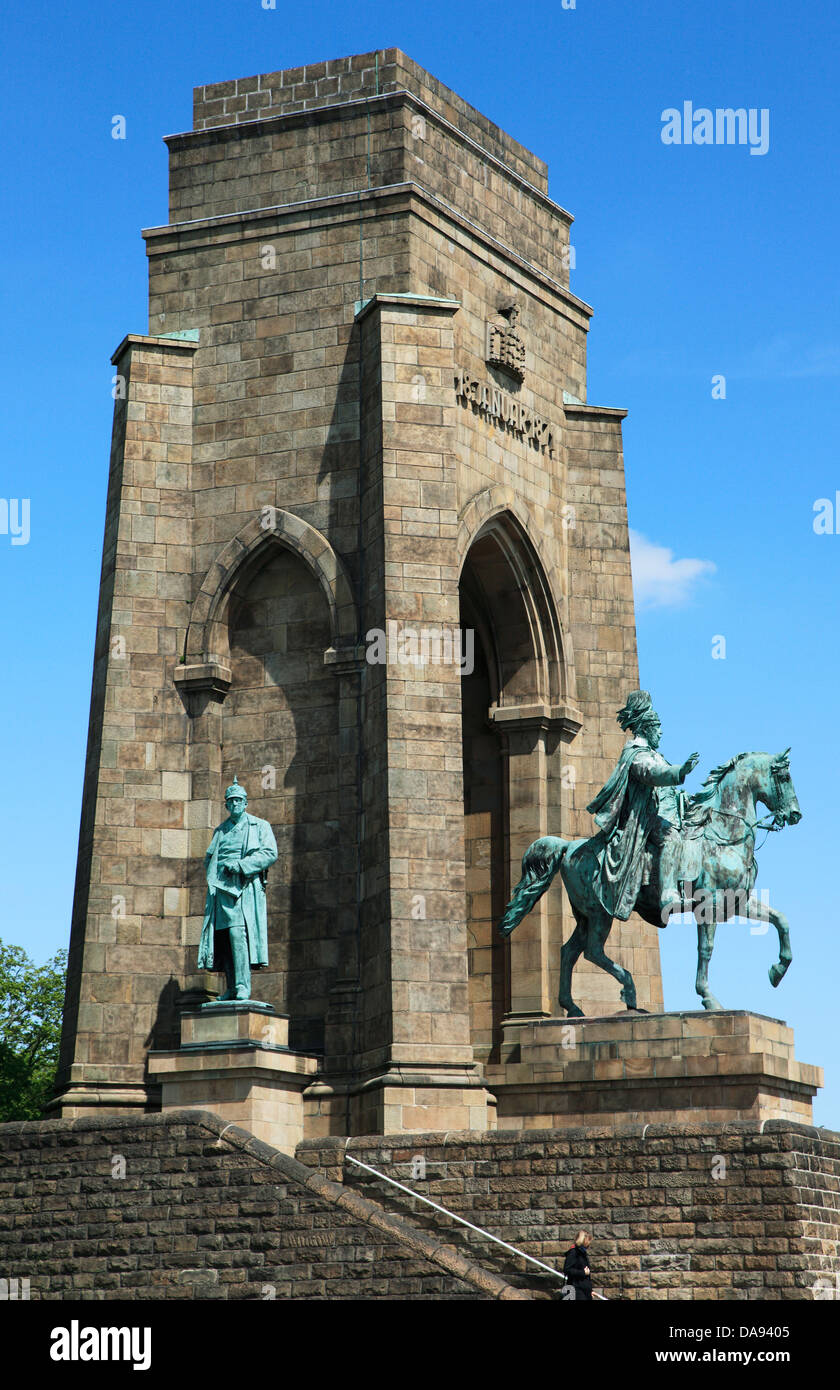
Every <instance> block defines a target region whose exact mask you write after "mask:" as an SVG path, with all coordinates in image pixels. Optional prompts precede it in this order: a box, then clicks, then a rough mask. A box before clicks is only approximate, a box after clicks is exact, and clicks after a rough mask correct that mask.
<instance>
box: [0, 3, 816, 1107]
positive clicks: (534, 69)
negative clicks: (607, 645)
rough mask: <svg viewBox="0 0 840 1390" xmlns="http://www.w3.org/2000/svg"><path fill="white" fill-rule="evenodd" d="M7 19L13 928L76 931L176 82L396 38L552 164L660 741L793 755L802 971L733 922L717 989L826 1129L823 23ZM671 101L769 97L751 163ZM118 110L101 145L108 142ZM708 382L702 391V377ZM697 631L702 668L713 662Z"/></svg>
mask: <svg viewBox="0 0 840 1390" xmlns="http://www.w3.org/2000/svg"><path fill="white" fill-rule="evenodd" d="M0 24H1V25H2V36H1V37H2V39H3V45H4V49H5V58H6V75H5V80H4V82H3V84H2V88H0V115H2V119H3V129H4V130H5V131H6V132H7V137H6V140H5V141H4V165H5V169H4V173H5V178H4V183H5V187H6V207H5V216H4V218H3V219H2V222H0V245H1V247H2V258H3V264H4V267H5V270H6V274H5V275H4V320H5V332H4V334H3V343H2V349H1V350H2V353H3V364H2V381H3V387H4V392H3V394H4V417H5V440H4V443H5V447H4V449H3V456H2V484H1V485H0V492H1V493H2V495H3V496H4V497H6V498H22V497H28V498H29V499H30V508H31V521H30V527H31V534H30V538H29V542H28V544H26V545H12V543H11V536H9V535H5V534H0V584H2V589H1V590H0V592H2V594H3V599H4V601H3V604H2V612H0V625H2V642H3V652H4V657H5V680H4V681H3V682H2V687H0V727H2V729H3V747H4V755H5V766H6V774H5V777H6V785H7V788H8V789H12V788H13V789H14V815H13V816H12V817H11V824H12V825H13V826H14V832H13V835H12V834H9V833H8V831H7V834H6V835H5V836H4V837H3V848H2V851H0V871H2V876H3V882H4V885H5V903H4V907H5V912H4V922H3V926H2V935H3V938H4V939H5V940H7V941H13V942H16V943H19V944H21V945H24V946H25V947H26V948H27V949H28V950H29V951H30V953H31V954H32V955H34V956H35V957H36V958H37V959H43V958H44V957H45V956H46V955H47V954H50V953H52V952H53V951H54V950H56V949H57V948H58V947H60V946H62V945H64V944H66V940H67V936H68V931H69V920H70V907H71V901H72V891H73V875H74V868H75V855H76V842H77V835H78V822H79V809H80V800H81V786H82V770H83V760H84V749H85V739H86V732H87V718H88V702H89V694H90V673H91V661H92V651H93V635H94V627H95V620H96V602H97V591H98V580H99V567H100V559H101V543H102V527H103V519H104V506H105V487H106V480H107V465H108V449H109V439H110V427H111V412H112V404H113V403H112V400H111V397H110V377H111V372H112V369H111V367H110V363H109V358H110V354H111V352H112V351H113V349H114V348H115V347H116V345H117V343H118V342H119V340H120V339H121V338H122V337H123V335H124V334H125V333H126V332H144V331H145V330H146V328H147V306H146V266H145V255H144V249H143V243H142V240H141V238H140V229H141V228H142V227H147V226H153V225H157V224H160V223H162V222H164V221H165V220H166V205H167V203H166V200H167V163H166V152H165V147H164V145H163V143H162V140H161V137H162V136H163V135H164V134H168V133H171V132H173V131H179V130H185V129H188V128H189V127H190V124H191V102H192V88H193V86H195V85H199V84H203V83H206V82H213V81H219V80H224V79H228V78H233V77H243V76H247V75H250V74H252V73H257V72H266V71H272V70H274V69H277V68H282V67H289V66H295V65H298V64H300V63H304V62H307V61H313V62H314V61H319V60H321V59H323V58H330V57H337V56H340V55H343V54H345V53H355V52H365V51H367V50H369V49H373V48H377V47H388V46H391V45H396V46H398V47H400V48H402V49H403V50H404V51H405V52H407V53H408V54H410V55H411V56H412V57H413V58H414V59H415V60H416V61H417V62H419V63H420V64H421V65H422V66H424V67H426V68H428V69H429V70H430V71H431V72H433V73H434V74H435V75H436V76H437V77H439V78H440V79H441V80H442V81H443V82H445V83H447V84H448V85H449V86H451V87H454V88H455V90H456V91H458V92H459V93H460V94H461V95H462V96H464V97H465V98H466V99H467V100H468V101H470V102H472V103H473V104H474V105H476V106H477V107H479V109H480V110H482V111H483V112H485V113H486V114H487V115H488V116H490V117H491V118H492V119H493V120H494V121H496V122H497V123H498V124H499V125H501V126H502V127H503V128H504V129H506V130H507V131H509V132H510V133H511V134H512V135H514V136H515V137H516V138H517V139H519V140H521V141H522V142H523V143H524V144H526V145H528V146H529V147H530V148H531V149H533V150H534V151H536V153H538V154H539V155H540V156H541V157H542V158H544V159H546V160H547V161H548V164H549V177H550V192H551V195H552V197H553V198H555V199H556V200H557V201H558V202H559V203H561V204H562V205H563V206H564V207H566V208H568V209H569V210H570V211H571V212H572V213H573V214H574V215H575V217H576V222H575V225H574V227H573V229H572V241H573V244H574V247H575V269H574V270H573V272H572V287H573V289H574V290H575V292H576V293H577V294H579V295H580V296H581V297H582V298H583V299H585V300H587V301H588V302H589V303H590V304H592V305H593V306H594V308H595V318H594V320H593V327H592V332H591V334H590V343H589V347H590V357H589V365H590V374H589V399H590V400H591V401H593V402H595V403H597V404H600V405H611V406H625V407H627V408H628V409H629V411H630V414H629V416H628V419H627V421H626V424H625V458H626V466H627V488H628V503H629V512H630V523H631V526H632V527H633V529H634V531H635V532H636V533H638V535H639V536H640V537H641V538H642V539H641V540H640V541H639V542H638V545H637V550H636V564H637V575H636V577H637V584H638V598H639V610H638V627H639V648H640V661H641V674H642V682H643V684H644V685H645V686H646V687H648V688H649V689H650V690H651V691H652V692H653V694H654V697H655V701H656V704H657V707H658V708H659V710H660V713H661V715H662V719H663V724H664V737H663V745H662V746H663V751H664V752H665V754H666V756H668V757H669V758H670V759H672V760H673V761H681V760H682V759H683V758H684V757H685V756H686V755H687V754H688V753H689V752H690V751H691V750H692V749H694V748H698V749H699V750H700V753H701V764H700V769H699V771H698V773H697V774H695V775H694V777H693V778H692V781H691V785H692V786H693V787H696V786H697V785H699V781H700V776H701V774H702V775H705V772H707V771H708V769H709V768H710V767H711V766H713V765H714V764H715V763H717V762H720V761H721V760H722V759H724V758H725V757H728V756H730V755H731V754H733V753H735V752H738V751H740V750H741V749H747V748H757V749H768V750H775V749H780V748H784V747H786V746H787V745H788V744H790V745H792V748H793V752H792V763H791V767H792V773H793V778H794V782H795V786H796V790H797V793H798V796H799V801H800V805H801V808H802V811H803V816H804V818H803V821H802V823H801V825H800V826H798V827H796V828H795V829H789V830H786V831H785V832H784V833H783V834H781V835H776V836H773V837H772V838H771V841H770V842H768V844H767V845H766V846H765V848H764V850H763V853H762V854H761V855H760V856H759V880H758V883H759V887H762V886H763V887H765V888H767V890H768V891H769V893H770V896H771V900H772V901H774V902H776V903H777V904H778V905H779V906H780V907H781V908H782V909H783V910H784V911H785V912H786V913H787V914H788V917H789V919H790V923H791V933H792V942H793V950H794V963H793V965H792V967H791V970H790V972H789V974H788V976H787V978H786V979H785V980H784V982H783V983H782V985H781V987H780V988H779V989H778V990H775V991H774V990H772V989H771V987H770V985H769V982H768V980H767V968H768V966H769V965H770V963H771V961H772V960H773V959H774V958H775V952H774V949H773V940H772V939H771V936H770V935H768V936H764V937H762V936H753V935H751V934H750V931H749V928H748V927H747V926H746V925H745V924H737V923H736V924H731V925H728V926H725V927H723V928H721V929H719V932H718V944H717V948H716V954H715V957H714V960H713V963H712V981H713V988H714V989H715V991H716V993H717V995H718V997H719V998H720V999H721V1001H722V1002H723V1003H724V1004H726V1005H728V1006H730V1007H740V1008H749V1009H754V1010H756V1011H758V1012H762V1013H768V1014H771V1015H774V1016H776V1017H782V1018H785V1019H786V1020H787V1021H788V1022H790V1023H791V1024H792V1025H793V1026H794V1027H795V1029H796V1038H797V1053H798V1056H799V1057H800V1059H801V1060H803V1061H808V1062H816V1063H820V1064H822V1065H824V1066H825V1068H826V1091H825V1093H824V1095H823V1096H822V1097H821V1098H820V1099H819V1100H818V1102H817V1104H816V1106H815V1116H816V1120H817V1122H818V1123H821V1124H826V1125H829V1126H831V1127H834V1128H840V1044H838V1042H837V1033H836V1029H835V1027H834V1018H835V1012H836V1011H835V1008H834V999H835V997H836V994H837V991H838V988H839V987H840V980H838V967H840V951H838V945H837V934H838V925H839V924H838V915H837V911H836V908H835V905H834V903H833V882H832V877H831V875H830V874H829V873H828V872H827V867H828V866H832V868H833V865H834V864H835V862H836V861H837V858H838V853H837V844H836V840H837V835H838V825H839V820H838V816H837V814H836V798H837V792H836V790H835V779H836V778H837V775H838V770H840V757H839V756H838V753H840V747H839V746H838V744H839V743H840V735H839V734H838V728H840V723H839V722H838V720H837V718H836V715H835V710H836V705H837V700H836V693H835V692H836V689H837V685H838V681H840V660H838V650H840V623H839V622H838V598H837V595H838V568H839V567H840V534H836V535H835V534H824V535H817V534H815V531H814V527H813V519H814V504H815V503H816V502H817V499H819V498H831V499H832V500H833V499H834V497H835V492H836V491H837V490H838V489H840V466H839V465H838V459H837V446H836V402H837V388H838V381H839V380H840V337H839V336H838V322H840V315H838V302H837V301H838V285H837V273H836V265H837V246H836V243H837V231H836V229H837V226H838V222H840V208H839V207H838V201H840V194H838V179H837V172H836V151H837V148H838V134H839V133H840V132H838V123H839V118H838V103H837V99H836V69H835V63H836V53H837V51H838V46H840V44H839V43H838V41H839V40H840V10H838V9H837V8H836V7H835V6H834V5H833V3H817V2H816V0H812V3H810V4H809V5H808V6H807V8H803V7H801V6H796V5H792V4H790V3H780V2H779V0H765V3H763V4H762V5H761V6H760V7H757V6H755V5H754V4H752V3H749V0H726V2H725V3H721V2H720V0H711V3H706V4H704V5H702V6H701V5H692V6H680V5H675V4H673V3H671V4H664V3H640V4H632V3H627V0H622V2H621V3H619V0H577V3H576V5H575V8H573V9H563V8H561V7H560V5H559V4H558V3H557V0H553V2H552V3H546V0H539V3H536V4H531V5H529V6H527V7H525V8H524V9H520V10H517V9H516V8H511V7H510V6H509V5H503V4H499V3H495V2H494V0H491V3H485V4H484V5H482V6H479V7H477V8H474V9H472V10H469V11H465V10H463V9H462V8H458V7H456V6H453V5H451V4H441V3H439V0H429V2H427V3H424V4H422V5H418V4H408V3H405V0H391V2H390V3H388V4H384V3H377V4H373V5H366V6H361V7H359V6H356V7H350V6H347V5H345V4H337V3H334V0H328V2H327V3H319V4H318V5H315V6H300V5H290V4H287V3H285V0H277V7H276V9H274V10H266V9H263V8H262V5H261V3H260V0H235V3H234V2H233V0H227V3H221V0H201V3H197V0H170V3H152V0H136V3H134V4H133V5H131V6H124V7H117V8H115V7H114V6H113V5H111V4H105V3H87V4H85V3H81V4H78V5H74V6H72V7H65V6H44V7H37V9H36V10H33V9H32V7H31V5H24V4H22V3H19V0H9V3H8V4H7V6H6V9H5V12H4V14H3V16H2V20H0ZM684 101H691V102H692V103H693V105H694V107H695V108H697V107H709V108H716V107H745V108H748V109H749V108H755V109H756V110H761V109H766V110H768V111H769V149H768V151H767V153H766V154H763V155H758V156H756V155H751V154H750V151H749V148H748V147H746V146H743V145H741V146H739V145H732V146H725V145H724V146H721V145H695V144H692V145H681V146H675V145H665V144H663V142H662V140H661V131H662V112H663V111H664V110H665V109H666V108H670V107H676V108H679V109H681V108H682V104H683V102H684ZM115 115H122V116H124V117H125V120H126V134H127V138H126V139H125V140H123V141H116V140H113V139H112V138H111V122H112V118H113V117H114V116H115ZM718 375H723V376H724V377H725V386H726V396H725V399H714V398H713V395H712V379H713V377H715V376H718ZM0 520H2V508H0ZM837 530H838V532H840V522H838V525H837ZM668 551H670V557H669V555H668V553H667V552H668ZM687 561H694V562H698V563H696V564H695V565H694V566H691V565H688V566H686V564H685V562H687ZM721 636H722V637H724V638H725V639H726V656H725V659H723V660H720V659H714V658H713V656H712V651H713V640H714V639H715V638H717V637H721ZM719 645H720V644H719V643H718V647H719ZM7 799H8V798H7ZM661 945H662V954H663V967H664V979H665V997H666V1007H669V1008H691V1007H694V1006H695V1004H696V1002H697V1001H696V996H695V994H694V990H693V976H694V965H695V943H694V932H693V929H690V928H689V927H688V926H685V925H675V926H673V927H671V928H669V930H668V931H667V932H665V933H663V935H662V938H661Z"/></svg>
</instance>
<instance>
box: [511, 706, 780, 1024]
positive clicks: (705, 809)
mask: <svg viewBox="0 0 840 1390" xmlns="http://www.w3.org/2000/svg"><path fill="white" fill-rule="evenodd" d="M618 722H619V724H620V725H621V727H622V728H623V729H626V730H628V731H629V732H630V733H631V734H632V738H631V739H630V740H629V741H628V742H627V743H626V744H625V746H624V749H623V750H622V753H621V757H620V758H619V761H618V765H617V767H616V769H615V772H614V773H613V774H612V776H611V777H610V779H609V781H608V782H607V783H606V785H605V786H604V787H603V788H602V789H601V791H600V792H599V793H598V795H597V796H596V797H595V799H594V801H592V802H590V804H589V806H588V807H587V810H589V811H591V812H592V813H593V814H594V816H595V821H596V823H597V825H598V826H599V830H598V832H597V833H596V834H595V835H593V836H591V837H590V838H589V839H583V840H561V839H559V838H558V837H557V836H553V835H546V836H544V837H543V838H542V839H539V840H535V841H534V843H533V844H532V845H530V846H529V847H528V849H527V850H526V851H525V854H524V856H523V859H522V878H521V880H520V882H519V883H518V884H517V886H516V888H515V890H514V893H513V896H512V898H511V900H510V902H509V904H508V906H507V910H506V911H505V914H504V917H503V918H502V921H501V923H500V925H499V931H500V934H501V935H502V936H509V935H510V933H511V932H512V931H513V929H514V927H516V926H517V924H518V923H519V922H521V921H522V918H523V917H524V916H526V914H527V913H528V912H530V910H531V908H532V907H533V906H534V904H535V903H536V902H537V901H538V900H539V899H540V898H541V897H542V895H543V893H544V892H545V891H546V889H547V888H548V887H549V885H550V884H551V882H552V880H553V879H554V876H555V874H557V872H558V871H559V873H560V875H561V877H562V879H563V883H564V884H565V886H566V891H567V893H568V895H569V901H570V903H571V906H572V912H573V913H574V917H575V923H576V925H575V929H574V931H573V932H572V935H571V936H570V937H569V940H568V941H567V942H566V943H565V945H564V946H563V949H562V951H561V953H560V996H559V1002H560V1004H561V1006H562V1007H563V1008H564V1009H565V1010H566V1012H567V1014H568V1016H569V1017H581V1016H582V1010H581V1009H579V1008H578V1006H577V1005H576V1004H575V1002H574V1000H573V999H572V993H571V984H572V971H573V969H574V966H575V963H576V962H577V960H578V959H579V958H580V956H581V955H583V956H584V958H585V959H586V960H589V961H592V962H593V963H594V964H595V965H600V966H601V968H602V969H603V970H606V971H608V972H609V974H610V975H613V976H614V977H615V979H616V980H618V981H619V983H620V984H621V998H622V1000H623V1002H624V1003H625V1004H626V1005H627V1007H628V1009H635V1008H636V986H635V984H634V983H633V977H632V975H631V974H630V972H629V971H628V970H625V969H624V968H623V967H622V966H620V965H618V964H616V962H615V961H613V960H611V959H610V957H609V956H608V955H607V954H606V951H605V950H604V943H605V941H606V939H607V937H608V936H609V933H610V929H611V927H612V924H613V920H614V919H615V918H618V919H619V920H620V921H626V920H627V918H628V917H629V916H630V914H631V912H633V911H634V910H635V911H636V912H638V913H639V915H640V916H641V917H643V918H644V920H645V921H646V922H650V923H651V924H652V925H654V926H659V927H662V926H667V924H668V920H669V918H670V916H671V915H672V913H674V912H693V913H694V916H695V919H696V922H697V939H698V940H697V946H698V950H697V979H696V986H695V987H696V989H697V993H698V994H699V995H700V997H701V998H702V1001H703V1007H704V1008H706V1009H719V1008H720V1007H721V1005H720V1004H719V1003H718V1001H717V999H715V997H714V995H713V994H712V993H711V992H710V990H709V983H708V967H709V959H710V957H711V954H712V949H713V946H714V938H715V926H716V925H717V923H718V922H725V921H727V920H728V919H729V918H730V917H735V916H744V917H751V918H754V919H758V920H761V921H766V922H771V923H772V924H773V926H774V927H775V928H776V931H777V933H778V937H779V959H778V962H777V963H776V964H774V965H773V966H771V968H770V982H771V984H773V985H774V986H775V985H778V983H779V981H780V980H781V979H782V976H783V975H784V973H785V971H786V970H787V968H788V966H789V965H790V962H791V952H790V937H789V933H788V924H787V919H786V917H784V916H783V914H782V913H781V912H778V911H777V910H776V909H774V908H772V907H770V906H769V905H768V904H766V903H763V902H760V901H759V899H758V898H756V897H754V896H753V895H752V889H753V887H754V885H755V879H756V873H757V864H756V860H755V834H756V830H758V829H760V828H763V829H767V830H779V829H781V827H782V826H783V825H796V824H797V822H798V821H800V820H801V818H802V817H801V813H800V810H799V804H798V802H797V800H796V792H795V791H794V788H793V783H792V781H791V776H790V761H789V753H790V749H786V750H785V752H784V753H779V754H776V755H775V756H774V755H772V754H770V753H739V754H738V755H737V756H736V757H734V758H730V760H729V761H728V762H727V763H723V764H722V765H721V766H720V767H716V768H715V769H714V770H713V771H712V772H711V773H710V774H709V776H708V777H707V779H706V781H705V783H704V786H703V790H702V791H700V792H698V793H697V794H696V795H695V796H691V797H689V798H688V799H687V800H686V799H685V797H684V796H683V794H682V793H677V792H676V791H675V788H676V787H678V786H679V785H680V784H681V783H682V782H683V781H684V780H685V778H686V777H687V776H688V773H689V772H691V771H692V770H693V768H694V767H695V766H696V765H697V761H698V754H696V753H692V754H691V756H690V757H689V758H687V759H686V760H685V762H684V763H681V764H679V765H677V764H671V763H668V762H666V760H665V758H663V757H662V755H661V754H660V753H659V752H658V751H657V750H658V746H659V739H660V734H661V724H660V721H659V716H658V715H657V713H656V711H655V710H654V708H653V705H652V703H651V699H650V695H649V694H648V693H647V691H645V690H637V691H635V692H634V693H633V694H632V695H630V696H629V697H628V699H627V701H626V703H625V705H624V707H623V709H621V710H619V712H618ZM758 802H761V803H762V804H763V805H764V806H766V807H767V809H768V810H769V811H770V813H771V817H772V820H771V821H770V823H768V824H766V825H762V824H761V822H760V821H759V818H758V814H757V811H756V804H757V803H758Z"/></svg>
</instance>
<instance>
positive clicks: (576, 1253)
mask: <svg viewBox="0 0 840 1390" xmlns="http://www.w3.org/2000/svg"><path fill="white" fill-rule="evenodd" d="M591 1240H592V1237H591V1235H590V1234H589V1232H588V1231H578V1233H577V1239H576V1240H575V1243H574V1245H573V1246H572V1248H571V1250H570V1251H569V1253H568V1254H567V1256H566V1259H565V1262H564V1264H563V1273H564V1274H565V1276H566V1278H567V1280H568V1283H569V1286H570V1287H571V1288H573V1289H574V1291H575V1298H588V1299H589V1300H590V1301H591V1299H592V1277H591V1270H590V1268H589V1255H588V1253H587V1246H588V1245H589V1244H590V1242H591Z"/></svg>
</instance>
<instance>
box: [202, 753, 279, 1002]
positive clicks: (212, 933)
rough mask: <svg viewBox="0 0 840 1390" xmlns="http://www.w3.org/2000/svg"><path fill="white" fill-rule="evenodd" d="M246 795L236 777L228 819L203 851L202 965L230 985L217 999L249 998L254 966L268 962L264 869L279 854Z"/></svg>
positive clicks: (227, 800) (229, 791) (227, 802)
mask: <svg viewBox="0 0 840 1390" xmlns="http://www.w3.org/2000/svg"><path fill="white" fill-rule="evenodd" d="M247 804H248V797H247V793H246V791H245V788H244V787H243V786H240V784H239V782H238V781H237V779H236V778H235V777H234V779H233V783H232V785H231V786H229V787H228V789H227V791H226V792H225V806H226V807H227V811H228V819H227V820H225V821H222V823H221V825H217V826H216V829H215V830H214V832H213V838H212V840H211V841H210V846H209V848H208V850H207V853H206V855H205V856H204V863H205V868H206V871H207V900H206V903H205V908H204V925H203V927H202V931H201V941H200V943H199V947H198V968H199V970H223V971H224V973H225V980H226V983H227V989H226V990H225V992H224V993H223V994H221V995H220V996H219V1000H218V1001H217V1002H223V1001H227V1000H229V999H239V1000H245V999H250V998H251V966H252V965H253V966H256V967H260V966H265V965H268V923H267V913H266V902H265V879H266V871H267V870H268V868H269V866H270V865H271V864H273V863H274V861H275V859H276V858H277V844H276V842H275V839H274V833H273V831H272V829H271V826H270V825H269V823H268V821H267V820H261V819H260V817H259V816H252V815H249V814H248V812H247V811H246V810H245V807H246V806H247Z"/></svg>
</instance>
